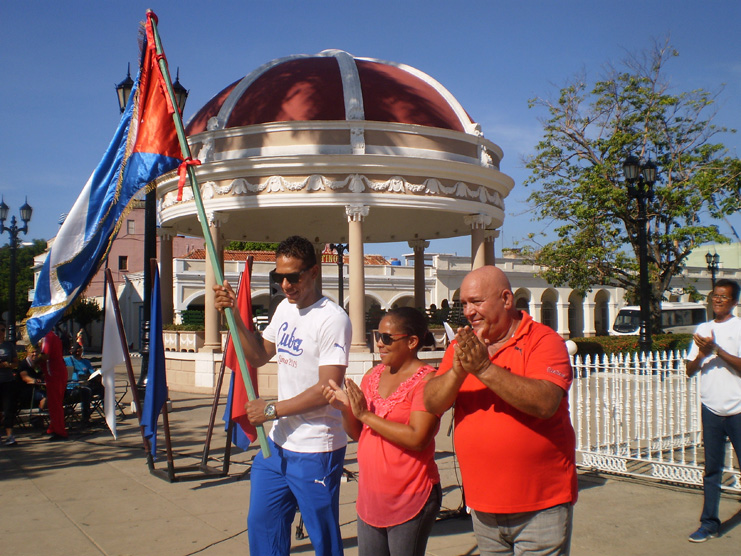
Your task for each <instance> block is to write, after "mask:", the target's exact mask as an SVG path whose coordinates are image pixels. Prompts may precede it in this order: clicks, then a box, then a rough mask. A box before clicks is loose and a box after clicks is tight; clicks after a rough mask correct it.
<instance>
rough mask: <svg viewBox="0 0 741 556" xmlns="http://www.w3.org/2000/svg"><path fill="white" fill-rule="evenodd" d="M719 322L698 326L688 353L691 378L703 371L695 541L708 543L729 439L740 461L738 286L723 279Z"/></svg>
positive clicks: (717, 297) (716, 293)
mask: <svg viewBox="0 0 741 556" xmlns="http://www.w3.org/2000/svg"><path fill="white" fill-rule="evenodd" d="M710 298H711V300H712V302H713V313H714V314H715V318H714V319H713V320H711V321H709V322H704V323H702V324H701V325H699V326H698V327H697V330H696V331H695V335H694V337H693V343H692V347H691V348H690V351H689V353H688V354H687V362H686V363H687V376H692V375H694V374H695V373H696V372H697V371H698V370H699V371H700V373H701V374H700V400H701V401H702V440H703V444H704V445H705V474H704V477H703V489H704V494H705V502H704V505H703V508H702V515H701V517H700V527H699V529H697V531H695V532H694V533H692V534H691V535H690V536H689V541H690V542H705V541H706V540H708V539H713V538H716V537H717V536H718V535H719V533H720V519H719V518H718V508H719V505H720V483H721V478H722V476H723V460H724V459H725V453H726V437H728V438H730V440H731V444H733V449H734V450H735V452H736V457H738V458H741V319H739V318H738V317H735V316H733V314H732V311H733V308H734V307H735V306H736V305H737V304H738V298H739V285H738V283H737V282H734V281H733V280H725V279H724V280H718V281H717V282H716V284H715V287H714V288H713V293H712V294H711V295H710Z"/></svg>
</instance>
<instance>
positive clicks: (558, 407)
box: [425, 266, 577, 556]
mask: <svg viewBox="0 0 741 556" xmlns="http://www.w3.org/2000/svg"><path fill="white" fill-rule="evenodd" d="M461 303H462V305H463V314H464V315H465V317H466V318H467V319H468V321H469V322H470V326H466V327H464V328H459V329H458V333H457V334H456V338H455V341H453V342H452V343H451V345H450V346H449V348H448V350H447V351H446V353H445V356H444V357H443V361H442V363H441V365H440V369H439V370H438V372H437V375H436V376H435V378H433V379H432V380H430V381H429V382H428V383H427V386H426V388H425V406H426V407H427V410H428V411H430V412H432V413H436V414H441V413H443V412H445V411H446V410H447V409H448V408H450V407H451V406H452V405H453V403H455V413H454V418H455V449H456V453H457V455H458V460H459V462H460V466H461V476H462V479H463V489H464V492H465V497H466V504H467V505H468V506H469V507H470V508H471V509H472V516H473V527H474V533H475V534H476V540H477V542H478V545H479V550H480V553H481V555H482V556H486V555H490V554H520V553H528V554H543V555H545V554H568V553H569V549H570V542H571V523H572V515H573V510H572V507H573V504H574V503H575V502H576V497H577V484H576V465H575V439H574V430H573V428H572V427H571V421H570V419H569V406H568V397H567V395H566V394H567V392H568V389H569V387H570V385H571V380H572V370H571V363H570V360H569V355H568V352H567V351H566V346H565V344H564V341H563V339H562V338H561V337H560V336H559V335H558V334H556V333H555V332H554V331H553V330H552V329H550V328H549V327H547V326H545V325H543V324H540V323H537V322H535V321H534V320H533V319H532V318H531V317H530V315H528V314H527V313H523V312H521V311H519V310H518V309H517V308H516V307H515V299H514V294H513V293H512V288H511V286H510V283H509V280H508V279H507V276H506V275H505V274H504V272H502V271H501V270H499V269H498V268H496V267H493V266H485V267H482V268H478V269H476V270H474V271H472V272H471V273H469V274H468V275H467V276H466V277H465V278H464V280H463V283H462V284H461Z"/></svg>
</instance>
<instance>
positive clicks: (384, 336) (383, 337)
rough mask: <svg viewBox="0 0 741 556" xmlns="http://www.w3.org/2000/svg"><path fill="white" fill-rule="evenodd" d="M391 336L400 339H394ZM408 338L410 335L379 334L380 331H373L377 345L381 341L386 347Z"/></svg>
mask: <svg viewBox="0 0 741 556" xmlns="http://www.w3.org/2000/svg"><path fill="white" fill-rule="evenodd" d="M391 336H399V337H398V338H392V337H391ZM407 336H409V334H389V333H388V332H379V331H378V330H374V331H373V338H375V340H376V343H378V341H379V340H381V343H383V345H384V346H390V345H391V344H393V343H394V342H395V341H396V340H401V339H402V338H406V337H407Z"/></svg>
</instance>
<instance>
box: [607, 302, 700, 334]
mask: <svg viewBox="0 0 741 556" xmlns="http://www.w3.org/2000/svg"><path fill="white" fill-rule="evenodd" d="M706 320H708V311H707V306H706V305H705V304H704V303H677V302H666V303H662V304H661V325H662V328H663V329H664V333H665V334H680V333H683V332H685V333H688V334H692V333H693V332H694V331H695V328H697V325H698V324H700V323H701V322H705V321H706ZM640 330H641V308H640V307H638V306H636V305H628V306H626V307H623V308H622V309H620V310H619V311H618V314H617V317H615V324H613V325H612V330H610V335H612V336H622V335H626V334H638V333H639V332H640Z"/></svg>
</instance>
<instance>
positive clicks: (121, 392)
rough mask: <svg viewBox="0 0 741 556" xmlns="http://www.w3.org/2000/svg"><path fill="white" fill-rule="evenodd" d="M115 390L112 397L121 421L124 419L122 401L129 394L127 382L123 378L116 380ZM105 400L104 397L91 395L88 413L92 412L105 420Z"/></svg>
mask: <svg viewBox="0 0 741 556" xmlns="http://www.w3.org/2000/svg"><path fill="white" fill-rule="evenodd" d="M114 387H115V389H116V393H115V395H114V398H113V399H114V400H115V402H116V411H117V412H118V414H119V415H120V417H121V419H125V418H126V413H125V412H124V406H123V403H122V402H123V399H124V398H125V397H126V394H128V392H129V381H128V380H126V379H125V378H117V379H116V381H115V386H114ZM104 404H105V399H104V396H100V395H97V394H93V399H92V403H91V406H90V413H92V412H93V411H94V412H96V413H97V414H98V415H100V417H101V418H102V419H104V420H105V407H104Z"/></svg>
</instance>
